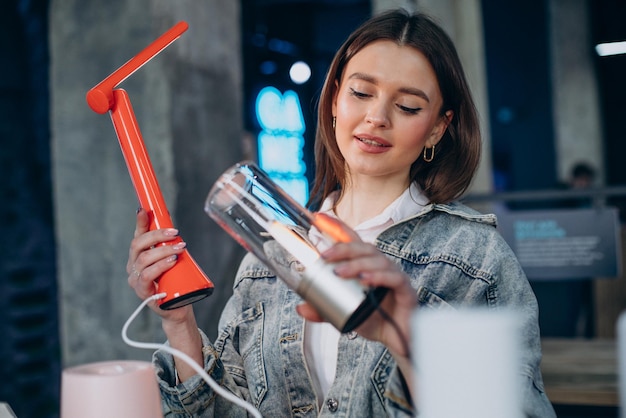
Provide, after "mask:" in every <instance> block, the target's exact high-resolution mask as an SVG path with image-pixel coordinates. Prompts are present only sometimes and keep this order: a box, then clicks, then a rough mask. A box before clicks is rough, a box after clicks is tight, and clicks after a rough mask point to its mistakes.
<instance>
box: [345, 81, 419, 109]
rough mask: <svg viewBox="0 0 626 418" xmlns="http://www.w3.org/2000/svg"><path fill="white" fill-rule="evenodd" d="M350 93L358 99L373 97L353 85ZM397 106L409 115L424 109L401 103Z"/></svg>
mask: <svg viewBox="0 0 626 418" xmlns="http://www.w3.org/2000/svg"><path fill="white" fill-rule="evenodd" d="M350 95H351V96H353V97H356V98H357V99H367V98H369V97H371V95H369V94H366V93H362V92H360V91H357V90H355V89H353V88H352V87H350ZM396 106H397V107H398V109H400V110H401V111H402V112H404V113H407V114H409V115H415V114H417V113H418V112H419V111H420V110H422V108H421V107H416V108H413V107H406V106H401V105H396Z"/></svg>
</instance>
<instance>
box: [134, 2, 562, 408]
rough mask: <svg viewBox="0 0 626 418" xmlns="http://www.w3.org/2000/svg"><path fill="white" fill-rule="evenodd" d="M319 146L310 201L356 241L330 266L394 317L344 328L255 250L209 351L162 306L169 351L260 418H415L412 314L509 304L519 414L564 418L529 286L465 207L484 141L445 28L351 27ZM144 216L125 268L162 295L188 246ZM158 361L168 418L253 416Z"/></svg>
mask: <svg viewBox="0 0 626 418" xmlns="http://www.w3.org/2000/svg"><path fill="white" fill-rule="evenodd" d="M315 141H316V143H315V159H316V171H315V180H314V184H313V187H312V193H311V202H310V207H311V208H312V209H314V210H316V211H319V212H320V213H323V214H324V216H327V217H330V218H332V219H335V220H336V222H339V223H341V224H342V225H343V226H344V227H345V228H347V229H348V230H349V231H350V234H351V237H352V239H353V241H351V242H348V243H339V244H336V245H334V246H332V247H331V248H330V249H328V250H326V251H325V252H324V253H323V255H322V256H323V257H324V258H325V259H326V260H327V261H329V262H332V263H337V265H336V268H335V272H336V274H338V275H339V276H341V277H344V278H346V280H360V281H362V282H363V284H365V285H367V286H376V287H378V286H384V287H387V288H388V289H389V291H388V293H387V295H386V297H385V298H384V299H383V301H382V302H381V305H380V308H381V310H382V311H384V312H386V315H385V317H386V318H384V317H383V316H381V314H380V312H379V311H377V312H375V313H374V314H372V315H371V316H370V317H369V318H368V319H367V320H366V321H365V322H364V323H363V324H362V325H360V326H359V327H358V328H357V329H356V332H349V333H345V334H341V333H339V331H337V330H336V329H334V328H333V327H332V326H330V325H329V324H327V323H324V322H320V321H321V317H320V316H319V314H318V313H317V312H315V310H314V309H313V308H312V307H311V306H310V305H308V304H306V303H303V301H302V300H301V299H300V298H299V297H298V296H297V295H296V294H295V293H294V292H293V291H291V290H290V289H289V288H288V287H287V286H286V285H285V284H284V283H283V282H282V281H281V280H277V278H276V276H275V274H274V273H273V272H272V271H270V270H269V269H268V268H267V267H266V266H265V265H263V264H262V263H261V262H260V261H259V260H257V259H256V258H255V257H254V256H253V255H251V254H248V255H247V256H246V257H245V258H244V260H243V261H242V263H241V266H240V268H239V271H238V273H237V276H236V278H235V280H234V294H233V296H232V297H231V299H230V300H229V301H228V303H227V305H226V307H225V308H224V311H223V313H222V315H221V318H220V322H219V334H218V336H217V339H216V340H215V341H210V340H209V339H208V338H207V336H206V335H205V334H204V333H203V332H202V331H200V330H198V328H197V325H196V320H195V317H194V313H193V309H192V308H191V307H190V306H185V307H182V308H179V309H175V310H169V311H163V310H160V309H159V308H158V307H157V306H156V304H153V305H152V308H153V310H154V311H155V312H156V313H157V314H158V315H160V317H161V319H162V324H163V329H164V331H165V334H166V336H167V338H168V342H169V344H170V345H171V346H172V347H174V348H177V349H180V350H182V351H184V352H186V353H187V354H188V355H190V356H191V357H192V358H194V359H195V361H197V363H198V364H200V365H201V366H203V367H204V368H205V370H206V371H207V372H208V373H209V374H211V375H212V376H213V377H214V378H215V380H216V381H217V382H219V384H220V385H222V386H223V387H226V388H227V389H228V390H230V391H231V392H232V393H234V394H236V395H237V396H239V397H241V398H243V399H245V400H247V401H249V402H250V403H252V404H253V405H254V406H255V407H256V408H258V409H259V411H260V412H261V414H262V415H263V416H268V417H285V416H319V417H325V416H329V417H330V416H354V417H383V416H390V417H413V416H415V414H416V413H418V411H419V405H420V400H419V397H418V391H417V388H416V387H415V383H416V382H415V378H414V376H413V365H412V364H411V359H410V352H411V347H410V344H409V342H410V341H411V336H410V318H411V314H412V313H413V312H414V310H415V309H424V310H428V309H446V308H451V309H454V308H457V307H467V306H474V307H482V308H486V309H490V310H493V311H494V312H496V311H497V310H498V309H500V308H512V309H516V310H517V311H519V312H520V315H522V317H523V327H522V331H521V332H522V333H521V337H522V338H521V341H522V347H521V352H522V367H521V369H520V370H519V376H520V379H521V382H522V393H521V394H522V397H523V400H524V402H523V408H524V414H525V416H527V417H546V418H550V417H554V416H555V415H554V410H553V409H552V406H551V404H550V402H549V400H548V398H547V397H546V394H545V393H544V391H543V382H542V377H541V372H540V367H539V364H540V360H541V349H540V340H539V328H538V325H537V303H536V299H535V296H534V294H533V292H532V290H531V288H530V285H529V283H528V281H527V279H526V277H525V276H524V273H523V271H522V269H521V268H520V265H519V263H518V261H517V260H516V258H515V256H514V255H513V253H512V251H511V249H510V248H509V247H508V246H507V245H506V243H505V242H504V240H503V239H502V237H501V236H500V235H499V233H498V232H497V231H496V228H495V224H496V219H495V216H493V215H483V214H480V213H478V212H475V211H473V210H471V209H469V208H468V207H466V206H464V205H462V204H460V203H458V202H456V199H457V198H459V197H460V196H461V195H462V194H463V193H464V192H465V191H466V189H467V188H468V187H469V184H470V182H471V180H472V178H473V176H474V173H475V171H476V168H477V166H478V161H479V156H480V142H481V137H480V132H479V123H478V116H477V113H476V110H475V107H474V103H473V100H472V97H471V94H470V89H469V86H468V85H467V82H466V78H465V75H464V72H463V69H462V66H461V63H460V60H459V58H458V55H457V52H456V50H455V47H454V45H453V44H452V42H451V40H450V38H449V37H448V36H447V34H446V33H445V32H444V31H443V30H442V28H441V27H440V26H439V25H438V24H436V23H435V22H434V21H433V20H432V19H431V18H429V17H428V16H426V15H424V14H420V13H417V14H409V13H408V12H405V11H403V10H394V11H390V12H386V13H383V14H381V15H377V16H375V17H372V18H371V19H370V20H368V21H367V22H365V23H363V24H362V26H360V27H359V28H358V29H356V30H355V31H354V32H353V33H352V34H351V35H350V36H349V37H348V39H347V40H346V41H345V43H344V44H343V45H342V46H341V47H340V49H339V50H338V52H337V53H336V55H335V57H334V59H333V61H332V63H331V65H330V68H329V70H328V73H327V76H326V79H325V82H324V86H323V89H322V92H321V96H320V101H319V107H318V121H317V132H316V139H315ZM148 218H149V214H148V213H147V212H146V211H145V210H143V209H140V210H139V211H138V213H137V224H136V229H135V235H134V238H133V240H132V242H131V245H130V250H129V259H128V263H127V271H128V274H129V277H128V281H129V284H130V286H131V287H132V288H133V289H134V291H135V292H136V294H137V295H138V296H139V297H140V298H141V299H146V298H148V297H150V296H152V295H154V294H155V292H156V291H157V286H156V285H155V280H157V279H158V278H159V277H160V275H161V274H163V272H165V271H166V270H168V269H169V268H171V267H172V266H173V265H174V264H175V263H176V259H177V255H178V254H179V253H180V252H181V251H182V250H183V248H184V243H181V244H179V245H174V246H158V245H157V244H158V243H160V242H164V241H168V240H171V239H173V238H174V237H175V236H176V235H177V233H178V231H177V230H175V229H165V230H154V231H149V228H148ZM207 251H210V249H207ZM154 364H155V367H156V369H157V375H158V381H159V386H160V389H161V394H162V403H163V410H164V413H165V415H166V416H172V417H183V416H185V417H188V416H193V417H212V416H217V417H240V416H246V411H245V410H244V409H242V408H240V407H237V406H234V405H233V404H231V403H230V402H228V401H227V400H225V399H223V398H221V397H220V396H216V394H215V393H214V391H213V390H212V389H211V388H210V387H209V386H208V385H206V384H205V382H204V381H203V380H202V379H201V378H200V377H199V376H198V375H197V374H196V373H195V372H194V371H193V369H192V368H190V367H189V366H188V365H187V364H185V363H184V362H179V360H177V359H174V358H172V357H171V356H170V355H168V354H166V353H164V352H161V351H157V352H156V353H155V355H154ZM485 367H489V364H485ZM451 401H453V400H451Z"/></svg>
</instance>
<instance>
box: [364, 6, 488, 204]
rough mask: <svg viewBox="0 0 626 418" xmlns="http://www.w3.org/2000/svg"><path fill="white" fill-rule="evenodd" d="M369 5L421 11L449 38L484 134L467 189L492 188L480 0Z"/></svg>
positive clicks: (486, 191) (471, 191)
mask: <svg viewBox="0 0 626 418" xmlns="http://www.w3.org/2000/svg"><path fill="white" fill-rule="evenodd" d="M372 6H373V7H372V9H373V11H374V12H379V11H382V10H386V9H390V8H396V7H403V8H405V9H407V10H409V11H417V10H420V11H423V12H425V13H428V14H429V15H431V16H432V17H434V18H435V19H437V20H438V21H439V23H440V24H441V26H442V27H443V28H444V29H445V30H446V32H447V33H448V34H449V35H450V37H451V38H452V41H453V42H454V44H455V45H456V48H457V51H458V53H459V56H460V58H461V62H462V63H463V67H464V69H465V74H466V76H467V79H468V83H469V85H470V88H471V90H472V94H473V95H474V100H475V102H476V107H477V109H478V113H479V115H480V121H481V130H482V136H483V152H482V158H481V163H480V166H479V168H478V172H477V174H476V177H475V179H474V183H473V184H472V187H471V190H470V191H469V192H470V193H488V192H491V191H492V190H493V181H492V177H491V171H492V170H491V147H490V135H489V119H488V102H487V81H486V72H485V64H484V63H485V52H484V48H483V44H484V43H483V31H482V27H483V26H482V15H481V9H480V0H420V1H418V0H403V1H400V0H374V1H373V2H372Z"/></svg>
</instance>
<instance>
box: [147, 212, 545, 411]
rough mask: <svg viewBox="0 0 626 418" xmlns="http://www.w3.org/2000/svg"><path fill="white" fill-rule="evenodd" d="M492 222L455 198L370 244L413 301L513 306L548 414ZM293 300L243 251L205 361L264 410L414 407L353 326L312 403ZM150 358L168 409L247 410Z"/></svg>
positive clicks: (515, 267)
mask: <svg viewBox="0 0 626 418" xmlns="http://www.w3.org/2000/svg"><path fill="white" fill-rule="evenodd" d="M495 225H496V218H495V216H494V215H482V214H479V213H478V212H475V211H473V210H472V209H470V208H467V207H465V206H463V205H462V204H460V203H452V204H447V205H437V204H431V205H428V206H425V207H424V209H423V210H422V211H421V212H420V213H418V214H416V215H415V216H413V217H411V218H408V219H406V220H404V221H402V222H399V223H397V224H395V225H393V226H392V227H390V228H388V229H387V230H385V231H383V232H382V233H381V234H380V235H379V236H378V238H377V240H376V245H377V247H378V248H379V249H380V250H381V251H382V252H383V253H385V254H386V255H387V256H389V257H391V258H392V259H393V260H394V261H395V262H397V263H398V264H399V265H400V267H401V268H402V269H403V270H404V271H405V272H406V273H407V275H408V276H409V277H410V279H411V284H412V285H413V287H414V288H415V291H416V292H417V295H418V300H419V308H420V309H441V308H444V309H445V308H459V307H467V306H474V307H484V308H488V309H493V310H496V309H499V308H502V307H508V308H514V309H517V310H518V311H520V312H521V313H522V315H523V319H524V323H523V334H522V341H523V347H522V353H523V361H522V365H523V366H522V369H521V370H520V373H521V375H522V379H523V382H524V388H523V394H522V396H523V401H524V403H523V405H524V412H525V416H527V417H541V418H551V417H555V413H554V410H553V409H552V405H551V404H550V402H549V400H548V398H547V397H546V395H545V393H544V389H543V381H542V377H541V372H540V367H539V364H540V361H541V346H540V339H539V327H538V324H537V302H536V299H535V296H534V294H533V293H532V290H531V288H530V285H529V283H528V281H527V279H526V276H525V275H524V273H523V271H522V269H521V267H520V265H519V263H518V262H517V260H516V258H515V256H514V254H513V253H512V251H511V249H510V248H509V246H508V245H507V244H506V243H505V242H504V240H503V239H502V237H501V236H500V234H499V233H498V232H497V231H496V228H495ZM294 268H298V266H296V265H295V264H294ZM300 302H301V299H300V297H299V296H298V295H297V294H296V293H295V292H293V291H291V290H290V289H289V288H288V287H287V286H286V285H285V284H284V283H283V282H282V281H281V280H279V279H277V278H276V276H275V275H274V273H272V272H271V271H270V270H268V268H267V267H266V266H265V265H264V264H262V263H261V262H260V261H259V260H258V259H256V258H255V257H254V256H253V255H251V254H248V255H247V256H246V257H245V258H244V260H243V262H242V264H241V266H240V268H239V271H238V273H237V277H236V280H235V284H234V294H233V296H232V297H231V299H230V300H229V301H228V303H227V305H226V307H225V308H224V311H223V313H222V316H221V319H220V324H219V334H218V338H217V340H216V341H215V342H213V343H211V342H210V341H209V340H208V339H207V337H206V336H205V335H204V334H203V336H202V337H203V343H204V347H203V353H204V367H205V370H206V371H207V372H208V373H209V374H210V375H212V377H213V378H214V379H215V380H216V381H217V382H219V384H220V385H222V386H224V387H226V388H228V390H230V391H231V392H233V393H234V394H236V395H237V396H239V397H241V398H243V399H246V400H247V401H249V402H251V403H252V404H253V405H254V406H255V407H257V408H258V409H259V410H260V412H261V414H262V415H263V416H265V417H290V416H293V417H383V416H389V417H412V416H415V414H416V411H415V410H414V409H413V408H412V406H411V400H410V397H409V394H408V392H407V390H406V384H405V383H404V380H403V378H402V376H401V375H400V373H399V371H398V370H397V368H396V365H395V361H394V360H393V358H392V356H391V354H389V352H388V351H387V350H386V348H385V347H384V346H383V345H382V344H380V343H378V342H373V341H369V340H366V339H364V338H362V337H360V336H359V335H358V334H356V333H354V332H350V333H346V334H343V335H342V336H341V338H340V340H339V350H338V359H337V370H336V378H335V381H334V383H333V384H332V386H331V388H330V390H329V392H328V394H327V396H326V398H325V399H324V400H323V401H322V402H319V403H318V400H317V399H316V398H315V392H314V390H313V388H312V382H311V378H310V376H309V371H308V369H307V364H306V360H305V357H304V350H303V330H304V320H303V319H302V318H301V317H300V316H299V315H298V314H297V313H296V310H295V308H296V305H297V304H298V303H300ZM154 364H155V366H156V369H157V375H158V380H159V385H160V389H161V395H162V405H163V410H164V414H165V415H166V416H168V417H177V418H178V417H213V416H216V417H244V416H246V411H245V410H243V409H242V408H241V407H238V406H235V405H233V404H232V403H230V402H229V401H227V400H225V399H223V398H222V397H220V396H218V395H216V394H215V393H214V391H213V390H212V389H210V388H209V386H208V385H207V384H206V383H204V381H203V380H202V379H201V378H200V376H198V375H196V376H194V377H192V378H190V379H188V380H187V381H185V382H183V383H180V384H178V385H176V376H175V370H174V363H173V359H172V358H171V356H170V355H168V354H166V353H164V352H159V351H158V352H156V353H155V355H154ZM318 404H321V405H322V407H321V409H320V408H318ZM417 408H418V409H419V405H418V406H417Z"/></svg>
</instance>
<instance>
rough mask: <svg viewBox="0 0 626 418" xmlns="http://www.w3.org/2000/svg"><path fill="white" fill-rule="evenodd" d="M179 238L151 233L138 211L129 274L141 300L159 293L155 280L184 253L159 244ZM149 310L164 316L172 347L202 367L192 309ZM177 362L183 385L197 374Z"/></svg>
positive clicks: (145, 217) (180, 246)
mask: <svg viewBox="0 0 626 418" xmlns="http://www.w3.org/2000/svg"><path fill="white" fill-rule="evenodd" d="M177 237H178V231H177V230H176V229H158V230H154V231H150V216H149V214H148V213H147V212H146V211H145V210H144V209H139V211H138V212H137V226H136V227H135V237H134V238H133V240H132V241H131V243H130V250H129V252H128V263H127V264H126V272H127V273H128V284H129V285H130V287H132V288H133V290H134V291H135V293H136V294H137V296H139V297H140V298H141V299H146V298H149V297H150V296H152V295H154V294H155V293H157V290H158V286H157V284H156V283H155V280H157V279H158V278H159V277H161V275H162V274H163V273H165V272H166V271H167V270H169V269H171V268H172V267H174V265H176V261H177V259H178V255H179V254H180V253H182V252H183V251H184V249H185V243H184V242H182V241H181V242H179V243H177V244H174V245H159V244H161V243H163V242H167V241H172V240H174V239H176V238H177ZM150 308H152V310H154V311H155V312H156V313H157V314H159V316H161V318H162V326H163V331H164V332H165V335H166V336H167V339H168V341H169V343H170V346H171V347H172V348H176V349H178V350H180V351H183V352H185V353H186V354H187V355H189V356H190V357H191V358H193V359H194V360H195V361H196V362H197V363H198V364H199V365H201V366H202V364H203V357H202V339H201V337H200V333H199V331H198V326H197V323H196V318H195V316H194V313H193V308H192V307H191V305H186V306H183V307H180V308H176V309H171V310H163V309H161V308H159V307H158V304H157V302H156V301H153V302H151V303H150ZM174 361H175V364H176V371H177V375H178V378H179V379H180V381H181V382H184V381H185V380H187V379H188V378H189V377H191V376H193V375H194V374H196V372H195V370H194V369H193V368H192V367H190V366H189V365H188V364H187V363H186V362H184V361H180V360H179V359H178V358H175V359H174Z"/></svg>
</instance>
